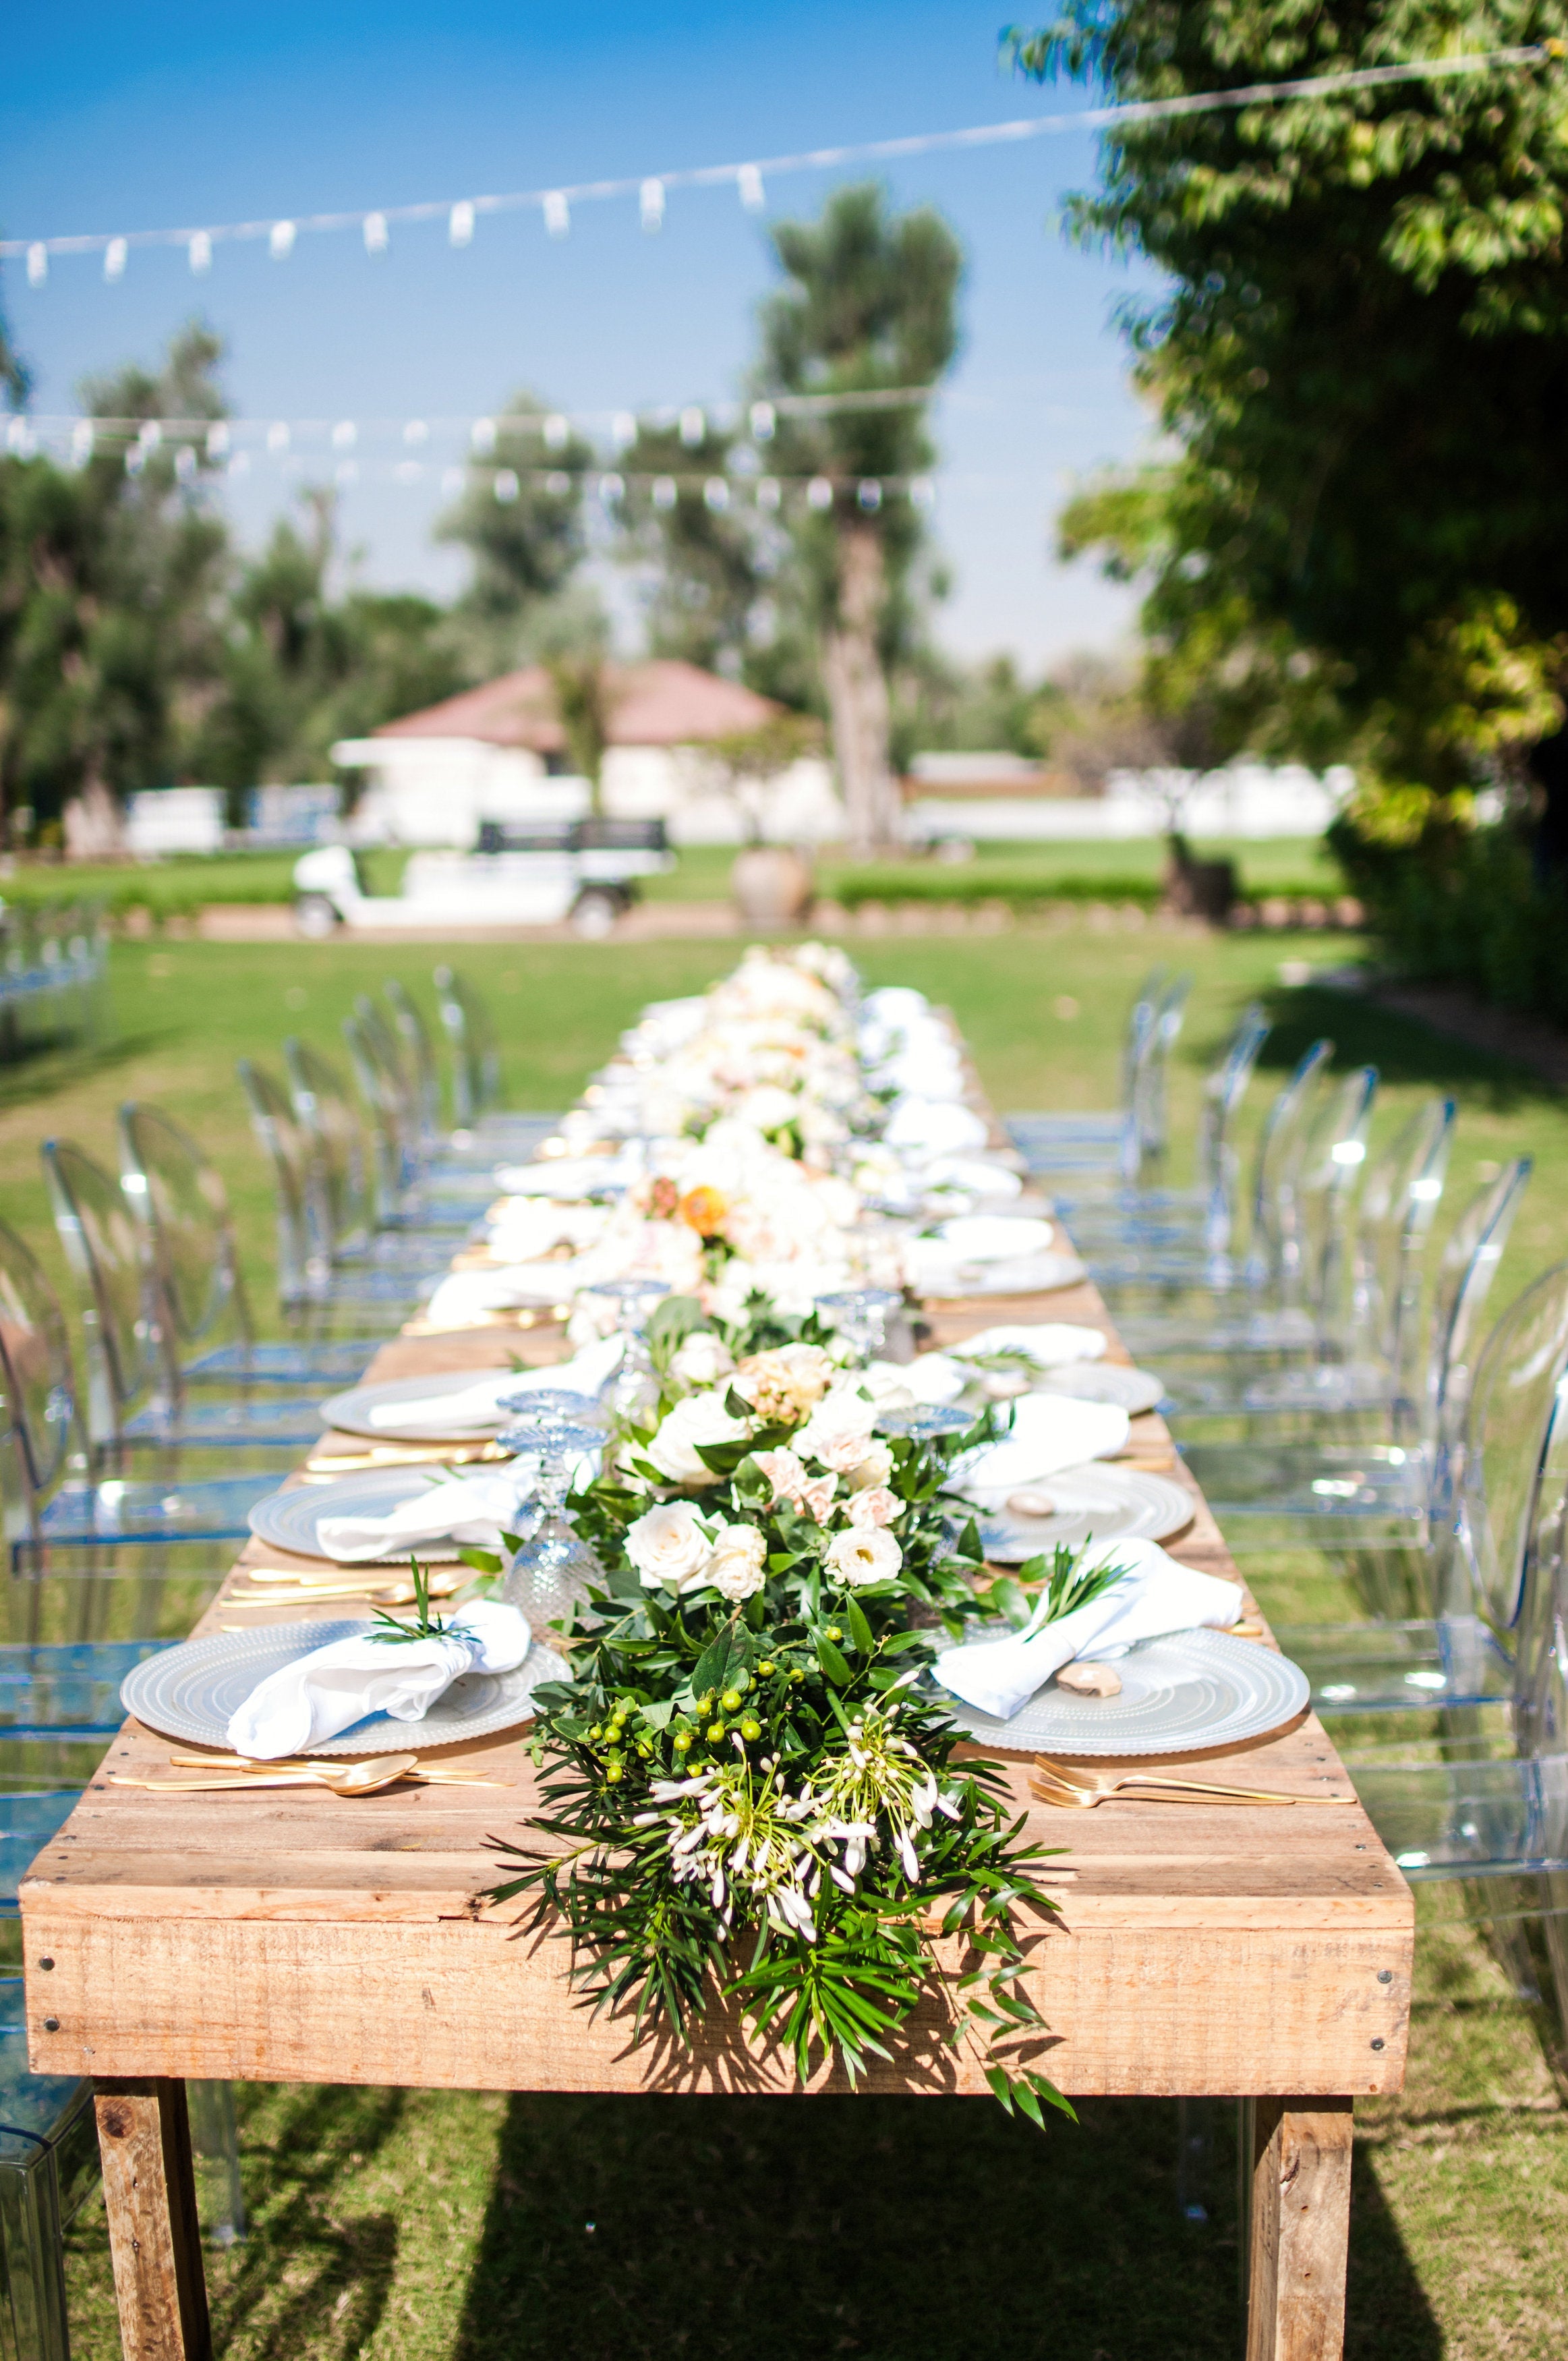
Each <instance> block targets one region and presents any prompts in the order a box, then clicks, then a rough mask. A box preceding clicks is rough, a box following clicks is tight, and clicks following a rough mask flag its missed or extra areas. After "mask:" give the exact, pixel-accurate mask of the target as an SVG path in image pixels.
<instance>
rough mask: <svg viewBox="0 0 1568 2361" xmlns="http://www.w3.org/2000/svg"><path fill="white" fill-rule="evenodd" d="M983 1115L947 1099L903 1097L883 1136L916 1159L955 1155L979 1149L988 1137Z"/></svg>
mask: <svg viewBox="0 0 1568 2361" xmlns="http://www.w3.org/2000/svg"><path fill="white" fill-rule="evenodd" d="M990 1137H991V1133H990V1131H989V1129H988V1128H987V1126H986V1123H985V1120H984V1118H983V1116H981V1115H976V1113H975V1111H974V1109H973V1108H972V1107H967V1106H959V1104H958V1103H957V1102H956V1101H955V1100H951V1099H925V1098H913V1097H911V1098H903V1099H900V1100H899V1101H898V1102H897V1104H895V1105H894V1110H893V1114H892V1115H891V1117H890V1118H889V1121H888V1126H887V1129H886V1130H885V1131H884V1132H883V1139H884V1140H885V1141H886V1143H887V1145H888V1147H889V1148H897V1149H899V1150H900V1152H901V1153H902V1154H904V1155H905V1156H908V1157H910V1158H912V1159H914V1160H915V1161H916V1162H919V1161H920V1160H921V1159H923V1158H926V1157H930V1156H956V1155H959V1153H961V1151H962V1150H963V1149H965V1148H983V1147H984V1146H985V1143H986V1141H987V1140H988V1139H989V1138H990Z"/></svg>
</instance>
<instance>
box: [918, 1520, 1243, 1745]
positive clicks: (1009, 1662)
mask: <svg viewBox="0 0 1568 2361" xmlns="http://www.w3.org/2000/svg"><path fill="white" fill-rule="evenodd" d="M1083 1556H1084V1562H1085V1563H1086V1564H1087V1565H1124V1566H1126V1567H1128V1568H1129V1569H1130V1570H1129V1572H1128V1573H1126V1574H1125V1575H1124V1576H1123V1578H1122V1580H1121V1581H1120V1582H1117V1583H1113V1585H1112V1586H1111V1587H1110V1589H1109V1590H1102V1592H1101V1594H1100V1596H1099V1598H1091V1600H1090V1602H1089V1604H1088V1606H1087V1607H1080V1608H1077V1609H1074V1611H1073V1612H1072V1614H1070V1615H1064V1616H1062V1617H1060V1618H1059V1620H1058V1621H1057V1622H1055V1623H1047V1624H1045V1625H1043V1626H1036V1625H1035V1624H1034V1622H1033V1619H1031V1622H1030V1624H1029V1625H1027V1626H1025V1630H1024V1631H1019V1632H1015V1633H1014V1635H1013V1637H1012V1638H1010V1639H1006V1640H991V1641H975V1642H972V1643H971V1644H970V1646H968V1647H964V1648H946V1649H944V1650H943V1651H942V1653H941V1654H940V1655H939V1656H938V1658H937V1678H938V1680H939V1681H940V1682H941V1684H942V1686H943V1687H944V1688H948V1689H951V1691H952V1693H953V1695H954V1696H955V1697H962V1698H963V1700H964V1702H965V1704H966V1705H972V1706H975V1707H978V1708H979V1710H980V1711H981V1713H990V1714H994V1715H995V1716H996V1719H998V1720H999V1721H1010V1720H1011V1719H1012V1718H1013V1716H1014V1714H1015V1713H1016V1712H1017V1711H1018V1710H1019V1708H1020V1707H1021V1706H1025V1705H1026V1704H1027V1703H1028V1701H1029V1699H1030V1698H1031V1697H1033V1696H1034V1694H1035V1691H1036V1689H1037V1688H1040V1687H1042V1686H1044V1684H1045V1683H1046V1682H1047V1681H1048V1680H1049V1679H1050V1678H1051V1676H1052V1675H1053V1674H1056V1673H1058V1672H1060V1670H1061V1668H1062V1666H1063V1665H1064V1664H1070V1663H1071V1662H1072V1660H1073V1658H1074V1657H1075V1656H1092V1657H1094V1658H1096V1659H1099V1658H1102V1657H1107V1656H1120V1655H1124V1654H1125V1653H1126V1651H1127V1650H1128V1649H1129V1648H1130V1647H1132V1646H1133V1645H1134V1643H1135V1642H1137V1641H1139V1640H1159V1639H1163V1638H1164V1637H1165V1635H1166V1634H1167V1633H1168V1632H1170V1631H1197V1630H1199V1629H1200V1628H1201V1627H1206V1628H1207V1629H1209V1630H1211V1631H1224V1630H1225V1629H1226V1628H1227V1627H1228V1626H1229V1625H1230V1624H1232V1623H1234V1621H1235V1620H1236V1618H1237V1617H1238V1616H1239V1615H1240V1613H1241V1611H1242V1587H1241V1585H1240V1583H1239V1582H1222V1581H1220V1580H1219V1579H1218V1577H1217V1576H1214V1575H1212V1574H1199V1573H1197V1572H1195V1570H1194V1569H1193V1568H1192V1567H1191V1566H1188V1565H1179V1564H1178V1563H1177V1561H1176V1559H1175V1558H1173V1557H1170V1556H1168V1554H1167V1553H1166V1552H1165V1551H1164V1550H1162V1549H1161V1548H1160V1546H1159V1544H1158V1543H1157V1542H1144V1541H1123V1542H1115V1541H1110V1542H1090V1543H1087V1544H1086V1546H1085V1549H1084V1553H1083ZM1044 1604H1045V1602H1044V1599H1043V1598H1042V1600H1041V1603H1040V1607H1039V1608H1037V1609H1036V1614H1038V1613H1040V1612H1041V1611H1043V1609H1044Z"/></svg>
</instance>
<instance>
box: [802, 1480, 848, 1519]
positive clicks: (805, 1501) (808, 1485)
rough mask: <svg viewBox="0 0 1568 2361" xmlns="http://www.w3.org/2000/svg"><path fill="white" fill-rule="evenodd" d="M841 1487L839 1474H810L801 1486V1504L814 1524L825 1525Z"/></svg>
mask: <svg viewBox="0 0 1568 2361" xmlns="http://www.w3.org/2000/svg"><path fill="white" fill-rule="evenodd" d="M838 1489H839V1478H838V1477H837V1476H809V1477H807V1478H806V1482H805V1483H804V1484H803V1485H802V1486H801V1488H800V1494H801V1498H800V1505H801V1507H802V1508H803V1509H804V1510H806V1515H807V1516H808V1517H809V1518H810V1519H811V1520H812V1521H813V1523H814V1524H818V1525H825V1524H826V1523H827V1522H828V1511H829V1510H830V1509H831V1508H832V1506H833V1496H834V1494H835V1493H836V1492H837V1491H838Z"/></svg>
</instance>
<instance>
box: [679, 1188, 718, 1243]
mask: <svg viewBox="0 0 1568 2361" xmlns="http://www.w3.org/2000/svg"><path fill="white" fill-rule="evenodd" d="M728 1212H729V1204H728V1202H726V1200H725V1199H724V1198H723V1197H721V1196H720V1194H719V1192H718V1190H717V1189H706V1188H705V1189H688V1190H687V1191H686V1193H685V1196H684V1197H683V1198H682V1199H681V1204H680V1214H681V1219H682V1221H683V1222H685V1223H686V1224H688V1226H689V1227H690V1228H692V1229H694V1230H695V1231H696V1234H697V1235H698V1237H699V1238H716V1237H718V1235H719V1233H720V1232H721V1231H722V1229H723V1227H724V1217H725V1215H726V1213H728Z"/></svg>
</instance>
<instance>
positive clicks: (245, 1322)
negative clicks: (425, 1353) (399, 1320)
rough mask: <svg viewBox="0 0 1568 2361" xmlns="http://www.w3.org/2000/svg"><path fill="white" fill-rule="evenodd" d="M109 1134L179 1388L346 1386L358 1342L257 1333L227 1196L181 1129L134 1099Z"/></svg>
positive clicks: (361, 1352)
mask: <svg viewBox="0 0 1568 2361" xmlns="http://www.w3.org/2000/svg"><path fill="white" fill-rule="evenodd" d="M117 1132H118V1139H119V1149H120V1187H121V1189H122V1191H124V1194H125V1197H126V1203H127V1204H128V1205H129V1206H130V1209H131V1213H132V1214H133V1216H134V1217H135V1219H136V1221H137V1226H138V1228H139V1230H140V1234H141V1241H142V1250H143V1254H144V1256H145V1257H146V1258H147V1260H148V1262H149V1263H150V1264H151V1265H152V1267H153V1268H154V1270H155V1272H156V1274H157V1276H158V1279H159V1290H160V1294H161V1300H162V1302H163V1304H164V1306H165V1307H166V1308H167V1310H168V1312H169V1313H170V1345H171V1348H172V1350H173V1353H174V1356H175V1359H176V1362H177V1365H178V1367H179V1372H180V1377H181V1382H182V1384H184V1385H185V1386H187V1387H189V1386H192V1385H198V1386H202V1385H216V1384H224V1385H230V1386H233V1385H238V1386H240V1387H241V1388H247V1387H251V1386H258V1385H259V1386H309V1385H324V1386H345V1385H351V1384H352V1383H353V1382H354V1380H355V1379H356V1378H358V1377H360V1376H361V1375H362V1374H363V1372H364V1368H365V1364H366V1362H367V1359H368V1357H369V1354H368V1350H367V1346H365V1345H359V1344H355V1343H352V1342H348V1343H334V1344H328V1343H324V1342H318V1343H313V1344H307V1343H304V1342H302V1341H301V1340H298V1339H295V1338H291V1337H290V1338H277V1339H273V1338H268V1339H263V1338H260V1337H258V1335H257V1334H256V1323H255V1321H254V1320H253V1319H252V1317H251V1311H250V1301H249V1297H248V1295H247V1290H246V1285H245V1278H244V1273H243V1272H242V1270H241V1268H240V1260H239V1248H238V1245H237V1243H236V1238H235V1230H234V1220H233V1216H232V1215H231V1213H230V1211H229V1202H228V1191H226V1190H225V1187H224V1183H223V1180H222V1177H221V1175H220V1174H219V1173H218V1172H217V1170H215V1168H214V1166H213V1165H212V1164H211V1163H210V1162H209V1161H208V1159H206V1158H205V1157H204V1156H203V1154H202V1151H201V1149H200V1148H198V1147H197V1145H196V1143H195V1141H194V1140H193V1139H192V1137H190V1135H189V1134H188V1133H187V1132H185V1131H182V1130H181V1127H180V1126H179V1125H178V1124H177V1123H174V1122H172V1121H171V1120H170V1117H169V1116H168V1115H165V1114H163V1113H162V1111H161V1110H160V1109H159V1108H158V1107H151V1106H146V1105H144V1104H141V1103H140V1102H139V1101H137V1100H134V1099H133V1100H130V1101H128V1102H127V1103H126V1104H125V1105H124V1106H122V1107H121V1109H120V1112H119V1119H118V1125H117Z"/></svg>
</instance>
